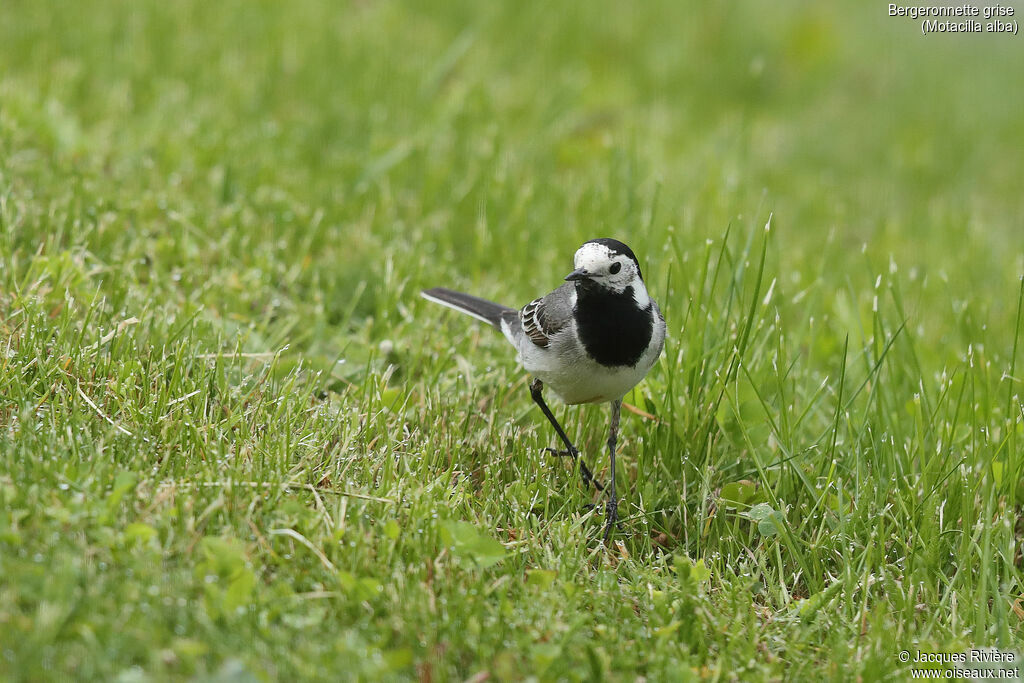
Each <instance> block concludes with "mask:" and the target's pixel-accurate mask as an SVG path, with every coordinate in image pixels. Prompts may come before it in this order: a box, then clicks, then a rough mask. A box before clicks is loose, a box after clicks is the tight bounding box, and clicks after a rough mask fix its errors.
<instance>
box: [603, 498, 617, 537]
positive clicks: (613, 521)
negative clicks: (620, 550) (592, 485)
mask: <svg viewBox="0 0 1024 683" xmlns="http://www.w3.org/2000/svg"><path fill="white" fill-rule="evenodd" d="M605 516H606V519H605V522H604V542H605V543H607V542H608V539H609V538H610V537H611V535H612V527H613V526H618V524H617V522H618V521H619V499H618V498H616V497H615V496H609V498H608V502H607V503H605Z"/></svg>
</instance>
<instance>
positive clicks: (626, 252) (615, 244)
mask: <svg viewBox="0 0 1024 683" xmlns="http://www.w3.org/2000/svg"><path fill="white" fill-rule="evenodd" d="M591 243H593V244H600V245H601V246H603V247H607V248H608V251H610V252H612V253H613V254H622V255H623V256H628V257H629V258H631V259H633V263H635V264H636V274H637V275H639V276H640V279H643V277H644V276H643V273H641V272H640V262H639V261H637V260H636V254H634V253H633V250H632V249H630V248H629V247H627V246H626V245H625V244H623V243H622V242H620V241H618V240H614V239H612V238H611V237H599V238H597V239H596V240H587V241H586V242H584V244H591Z"/></svg>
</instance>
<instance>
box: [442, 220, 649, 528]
mask: <svg viewBox="0 0 1024 683" xmlns="http://www.w3.org/2000/svg"><path fill="white" fill-rule="evenodd" d="M573 267H574V268H575V270H573V271H572V272H571V273H569V274H568V275H566V276H565V280H566V283H565V284H564V285H562V286H561V287H559V288H558V289H556V290H555V291H553V292H551V293H550V294H548V295H547V296H543V297H540V298H538V299H534V300H533V301H531V302H530V303H528V304H526V305H525V306H523V307H522V308H521V309H519V310H516V309H514V308H509V307H508V306H502V305H501V304H496V303H494V302H492V301H487V300H486V299H480V298H478V297H475V296H470V295H469V294H463V293H461V292H455V291H452V290H450V289H445V288H443V287H435V288H434V289H428V290H425V291H424V292H423V293H422V294H423V297H424V298H426V299H429V300H430V301H435V302H437V303H439V304H442V305H444V306H448V307H449V308H454V309H455V310H457V311H459V312H461V313H466V314H468V315H471V316H473V317H474V318H476V319H478V320H482V321H483V322H485V323H489V324H490V325H493V326H494V327H496V328H498V329H499V330H501V332H502V334H504V335H505V337H506V338H507V339H508V340H509V341H510V342H512V345H513V346H514V347H516V350H517V351H518V352H519V359H518V360H519V362H520V363H521V364H522V365H523V367H524V368H525V369H526V370H527V371H528V372H529V373H530V374H532V375H533V376H534V378H535V379H534V380H533V382H532V383H531V384H530V395H531V396H532V397H533V400H534V401H535V402H536V403H537V405H538V406H540V409H541V410H542V411H543V412H544V415H545V416H546V417H547V418H548V420H549V421H550V422H551V425H552V426H553V427H554V428H555V432H557V433H558V436H559V438H561V440H562V443H564V444H565V450H564V451H556V450H555V449H550V448H549V449H547V450H549V451H550V452H552V453H555V454H556V455H569V456H572V458H573V460H575V461H577V462H579V466H580V475H581V476H582V478H583V482H584V484H589V483H590V482H593V483H594V486H595V487H597V488H598V490H601V491H603V490H604V487H603V486H602V485H601V484H600V483H599V482H598V481H597V480H596V479H594V476H593V474H592V473H591V471H590V469H589V468H587V466H586V463H584V462H583V460H582V459H581V458H580V457H579V451H578V450H577V449H576V447H575V446H573V444H572V442H571V441H570V440H569V437H568V436H566V434H565V430H563V429H562V426H561V425H559V424H558V420H556V419H555V416H554V415H553V414H552V413H551V410H550V409H549V408H548V406H547V404H546V403H545V402H544V397H543V395H542V391H543V388H544V384H547V385H548V386H549V387H551V390H552V391H554V392H555V394H557V395H558V396H559V397H560V398H561V399H562V400H563V401H565V402H566V403H568V404H570V405H575V404H578V403H603V402H605V401H608V402H610V403H611V404H612V419H611V428H610V430H609V433H608V452H609V454H610V456H611V472H610V481H611V486H610V490H609V491H608V502H607V507H606V510H607V512H606V522H605V530H604V539H605V541H607V540H608V536H609V534H610V533H611V530H612V526H613V525H614V524H615V522H616V520H617V519H618V500H617V499H616V497H615V443H616V440H617V438H618V432H619V411H620V410H621V408H622V397H623V396H625V395H626V392H628V391H629V390H630V389H632V388H633V387H634V386H636V384H637V383H638V382H639V381H640V380H642V379H643V378H644V376H645V375H646V374H647V371H648V370H650V369H651V366H652V365H654V362H655V361H656V360H657V359H658V356H660V355H661V350H662V347H664V345H665V318H664V317H662V315H661V311H660V310H659V309H658V304H656V303H655V302H654V299H652V298H651V297H650V295H649V294H648V293H647V288H646V287H645V286H644V279H643V276H642V275H641V273H640V263H639V262H638V261H637V260H636V256H635V255H634V254H633V251H632V250H631V249H630V248H629V247H627V246H626V245H625V244H623V243H622V242H619V241H618V240H613V239H608V238H603V239H596V240H590V241H589V242H586V243H585V244H584V245H583V246H582V247H580V248H579V249H578V250H577V251H576V255H575V256H574V257H573Z"/></svg>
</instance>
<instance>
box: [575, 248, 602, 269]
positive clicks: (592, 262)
mask: <svg viewBox="0 0 1024 683" xmlns="http://www.w3.org/2000/svg"><path fill="white" fill-rule="evenodd" d="M611 261H612V252H611V250H610V249H608V247H606V246H604V245H603V244H598V243H597V242H587V243H586V244H584V245H583V246H582V247H580V248H579V249H577V250H576V256H574V257H573V259H572V264H573V267H575V268H586V269H587V270H591V269H596V268H598V267H603V266H607V265H608V264H609V263H611Z"/></svg>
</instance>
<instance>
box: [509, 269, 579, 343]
mask: <svg viewBox="0 0 1024 683" xmlns="http://www.w3.org/2000/svg"><path fill="white" fill-rule="evenodd" d="M575 294H576V290H575V287H574V285H573V284H572V283H571V282H567V283H565V284H564V285H562V286H561V287H559V288H558V289H556V290H555V291H553V292H551V293H550V294H548V295H547V296H543V297H540V298H539V299H534V300H533V301H531V302H530V303H528V304H526V305H525V306H523V308H522V309H521V310H520V311H519V320H520V322H521V323H522V326H523V332H524V333H525V334H526V336H527V337H529V338H530V341H532V342H533V343H534V344H535V345H536V346H540V347H541V348H547V347H548V346H549V345H550V344H551V338H552V337H553V336H554V335H555V334H557V333H558V332H560V331H561V330H562V329H564V328H565V327H566V326H567V325H568V324H569V322H570V321H571V320H572V308H573V304H574V301H575V298H576V297H575Z"/></svg>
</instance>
